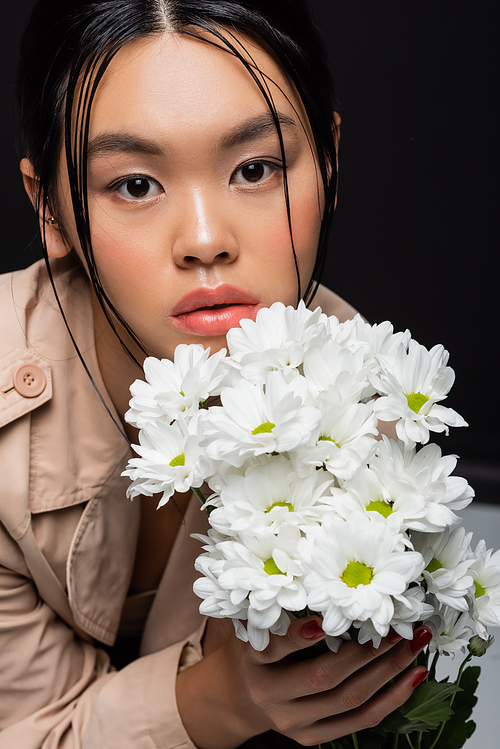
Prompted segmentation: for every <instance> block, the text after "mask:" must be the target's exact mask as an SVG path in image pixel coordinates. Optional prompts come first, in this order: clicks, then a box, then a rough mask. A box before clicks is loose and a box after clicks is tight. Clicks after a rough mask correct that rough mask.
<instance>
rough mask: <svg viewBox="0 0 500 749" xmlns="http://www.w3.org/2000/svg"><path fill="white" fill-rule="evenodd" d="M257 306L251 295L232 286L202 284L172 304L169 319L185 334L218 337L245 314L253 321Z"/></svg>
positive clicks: (234, 325)
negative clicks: (172, 308) (173, 305)
mask: <svg viewBox="0 0 500 749" xmlns="http://www.w3.org/2000/svg"><path fill="white" fill-rule="evenodd" d="M261 306H262V305H261V304H260V303H259V300H258V299H256V298H255V297H254V296H253V295H252V294H249V293H248V292H245V291H242V290H241V289H238V288H236V287H235V286H228V285H226V284H223V285H221V286H216V287H215V288H210V287H209V286H202V287H200V288H198V289H195V290H194V291H191V292H189V294H186V296H184V297H183V298H182V299H181V300H180V301H179V302H178V303H177V304H176V306H175V307H174V311H173V315H172V319H173V322H174V324H175V326H176V327H178V328H180V329H181V330H184V331H186V333H192V334H193V335H201V336H220V335H226V333H227V332H228V330H230V328H234V327H236V326H237V325H239V322H240V320H242V319H243V318H245V317H249V318H251V319H252V320H255V315H256V314H257V312H258V311H259V309H260V308H261Z"/></svg>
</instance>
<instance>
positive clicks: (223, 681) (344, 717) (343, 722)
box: [177, 617, 431, 749]
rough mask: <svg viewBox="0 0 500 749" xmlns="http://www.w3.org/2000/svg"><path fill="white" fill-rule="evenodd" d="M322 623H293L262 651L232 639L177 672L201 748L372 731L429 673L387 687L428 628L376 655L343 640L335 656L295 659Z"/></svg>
mask: <svg viewBox="0 0 500 749" xmlns="http://www.w3.org/2000/svg"><path fill="white" fill-rule="evenodd" d="M320 623H321V620H320V619H319V618H318V617H309V618H307V619H297V620H295V621H293V622H292V624H291V625H290V627H289V630H288V633H287V634H286V635H285V636H283V637H279V636H271V641H270V643H269V646H268V647H267V648H266V649H265V650H264V651H262V652H261V653H259V652H257V651H255V650H253V648H252V647H251V646H250V645H248V644H247V643H243V642H241V641H240V640H238V639H237V638H236V637H235V636H234V635H233V636H231V637H229V638H228V639H227V640H226V642H224V644H222V645H221V646H220V647H219V648H218V649H216V650H214V651H213V652H211V653H210V655H208V656H207V657H206V658H204V659H203V660H202V661H200V662H199V663H197V664H196V665H195V666H192V667H191V668H189V669H186V670H185V671H183V672H182V673H181V674H179V676H178V679H177V701H178V706H179V711H180V714H181V718H182V720H183V722H184V725H185V727H186V730H187V731H188V733H189V735H190V736H191V739H192V741H193V742H194V743H195V744H196V746H198V747H199V749H235V747H238V746H239V745H240V744H242V743H243V742H244V741H246V740H247V739H249V738H251V737H252V736H256V735H258V734H260V733H264V732H265V731H268V730H270V729H273V730H274V731H277V732H278V733H282V734H284V735H285V736H288V737H290V738H292V739H294V740H295V741H297V742H298V743H300V744H302V745H304V746H314V745H317V744H321V743H326V742H328V741H331V740H334V739H336V738H339V737H340V736H345V735H347V734H350V733H352V732H354V731H359V730H362V729H364V728H372V727H374V726H376V725H378V723H380V721H381V720H383V718H385V717H386V715H388V714H389V713H391V712H393V711H394V710H396V709H397V708H398V707H400V706H401V705H402V704H404V703H405V702H406V700H407V699H408V698H409V697H410V695H411V694H412V692H413V689H414V686H415V685H416V684H417V683H419V680H422V678H423V677H424V676H425V674H426V673H427V672H426V670H425V669H424V668H422V667H416V668H412V669H410V670H409V671H408V672H407V673H405V674H404V675H402V676H400V678H399V679H397V680H396V681H395V682H394V683H392V684H390V685H389V686H388V687H387V688H386V689H383V688H384V687H385V686H386V685H387V684H388V683H389V682H391V681H392V680H393V679H394V678H395V677H397V676H398V675H400V674H401V672H402V671H403V670H405V669H406V668H407V667H408V666H410V665H411V663H412V662H413V661H414V659H415V656H416V654H417V653H418V652H420V650H422V648H423V647H425V645H426V644H427V643H428V642H429V640H430V638H431V633H430V631H429V630H428V629H426V628H425V627H420V628H419V629H418V630H416V631H415V633H414V637H413V640H412V641H411V642H408V641H407V640H404V641H399V642H398V641H395V640H397V636H396V637H392V638H391V637H389V638H386V639H384V640H383V641H382V643H381V645H380V647H379V648H378V649H375V648H373V647H372V646H371V645H370V644H365V645H358V644H357V643H355V642H345V643H344V644H343V645H342V646H341V647H340V649H339V652H338V653H330V652H328V653H323V654H322V655H319V656H316V657H312V658H311V659H306V660H300V661H298V660H297V659H296V658H294V654H295V653H297V652H298V651H301V650H304V649H305V648H307V647H309V646H310V645H312V644H315V643H317V642H320V641H321V640H322V639H324V637H325V634H324V632H323V631H322V629H321V626H320ZM391 639H392V641H391ZM381 690H382V691H381Z"/></svg>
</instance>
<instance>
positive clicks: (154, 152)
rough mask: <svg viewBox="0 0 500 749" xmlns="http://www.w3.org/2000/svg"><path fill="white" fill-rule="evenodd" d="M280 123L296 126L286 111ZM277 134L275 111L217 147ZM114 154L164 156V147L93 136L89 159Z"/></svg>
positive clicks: (254, 119) (227, 135)
mask: <svg viewBox="0 0 500 749" xmlns="http://www.w3.org/2000/svg"><path fill="white" fill-rule="evenodd" d="M276 119H277V121H278V123H279V126H280V127H281V128H284V129H293V128H295V127H296V123H295V121H294V120H293V119H292V118H291V117H289V116H288V115H286V114H283V113H282V112H277V113H276ZM272 133H276V121H275V119H274V117H273V115H272V114H271V112H269V113H266V114H262V115H259V116H257V117H252V118H251V119H250V120H248V121H247V122H244V123H243V124H242V125H238V126H237V127H236V128H234V130H231V131H229V132H228V133H225V134H224V135H223V136H222V138H221V140H220V142H219V143H218V144H217V146H216V150H224V151H225V150H229V149H231V148H234V147H235V146H239V145H242V144H243V143H248V142H250V141H252V140H257V139H258V138H262V137H264V136H266V135H270V134H272ZM111 153H138V154H144V155H146V156H162V155H164V154H165V151H164V149H163V148H162V147H161V146H160V145H159V144H158V143H155V142H154V141H150V140H145V139H144V138H138V137H135V136H133V135H126V134H122V133H102V134H101V135H97V136H96V137H95V138H93V139H92V140H91V141H90V142H89V145H88V149H87V158H88V160H89V161H91V160H92V159H95V158H97V157H98V156H106V155H107V154H111Z"/></svg>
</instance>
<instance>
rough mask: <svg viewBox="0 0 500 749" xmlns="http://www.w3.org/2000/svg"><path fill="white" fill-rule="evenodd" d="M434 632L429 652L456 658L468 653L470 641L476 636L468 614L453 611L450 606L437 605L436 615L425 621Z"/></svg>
mask: <svg viewBox="0 0 500 749" xmlns="http://www.w3.org/2000/svg"><path fill="white" fill-rule="evenodd" d="M425 624H426V626H427V627H429V629H430V630H431V632H432V640H431V642H430V643H429V651H430V652H431V653H435V652H436V650H437V651H438V652H439V653H444V654H445V655H451V657H452V658H454V657H455V655H456V654H457V653H466V652H467V647H468V645H469V640H470V639H471V637H472V635H473V634H474V630H473V629H472V627H471V626H470V625H471V620H470V617H469V615H468V614H467V613H464V612H461V611H457V610H456V609H451V608H449V607H448V606H443V605H441V606H439V604H437V602H436V605H435V610H434V614H433V615H432V616H431V617H430V618H429V619H427V620H426V621H425Z"/></svg>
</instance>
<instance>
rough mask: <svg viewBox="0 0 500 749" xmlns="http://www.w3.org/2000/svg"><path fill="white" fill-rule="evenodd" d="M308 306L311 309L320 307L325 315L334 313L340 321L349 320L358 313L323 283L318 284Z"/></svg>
mask: <svg viewBox="0 0 500 749" xmlns="http://www.w3.org/2000/svg"><path fill="white" fill-rule="evenodd" d="M309 306H310V308H311V309H315V308H316V307H321V309H322V310H323V312H324V313H325V314H326V315H335V316H336V317H338V319H339V320H340V322H344V321H345V320H350V319H351V318H353V317H354V315H356V314H358V311H357V310H356V309H354V307H353V306H352V305H350V304H349V303H348V302H346V301H345V299H342V297H340V296H339V295H338V294H335V292H334V291H331V289H328V288H327V287H326V286H323V284H320V285H319V287H318V291H317V292H316V294H315V296H314V299H313V300H312V302H311V304H310V305H309Z"/></svg>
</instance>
